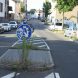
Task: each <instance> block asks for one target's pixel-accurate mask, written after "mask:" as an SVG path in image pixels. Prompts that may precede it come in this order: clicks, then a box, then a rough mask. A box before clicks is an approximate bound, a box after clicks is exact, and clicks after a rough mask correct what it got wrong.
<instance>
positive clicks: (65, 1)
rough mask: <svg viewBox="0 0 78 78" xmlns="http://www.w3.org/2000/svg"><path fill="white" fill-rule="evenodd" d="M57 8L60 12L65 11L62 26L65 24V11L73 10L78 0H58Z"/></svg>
mask: <svg viewBox="0 0 78 78" xmlns="http://www.w3.org/2000/svg"><path fill="white" fill-rule="evenodd" d="M56 1H57V5H56V8H57V9H58V11H59V12H60V13H63V19H62V27H63V25H64V13H65V12H68V11H72V10H73V8H74V7H75V6H76V5H77V4H78V0H56Z"/></svg>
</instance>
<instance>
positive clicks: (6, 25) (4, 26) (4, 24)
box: [2, 23, 11, 31]
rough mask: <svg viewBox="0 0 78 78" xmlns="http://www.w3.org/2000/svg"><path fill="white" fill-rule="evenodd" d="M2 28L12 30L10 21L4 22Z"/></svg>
mask: <svg viewBox="0 0 78 78" xmlns="http://www.w3.org/2000/svg"><path fill="white" fill-rule="evenodd" d="M2 28H3V29H4V31H10V30H11V26H10V25H9V23H2Z"/></svg>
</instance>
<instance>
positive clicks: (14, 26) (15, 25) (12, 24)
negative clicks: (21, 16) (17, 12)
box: [9, 21, 18, 29]
mask: <svg viewBox="0 0 78 78" xmlns="http://www.w3.org/2000/svg"><path fill="white" fill-rule="evenodd" d="M9 24H10V26H11V29H15V28H17V25H18V24H17V22H16V21H10V22H9Z"/></svg>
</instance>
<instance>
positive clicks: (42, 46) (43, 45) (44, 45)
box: [38, 45, 46, 47]
mask: <svg viewBox="0 0 78 78" xmlns="http://www.w3.org/2000/svg"><path fill="white" fill-rule="evenodd" d="M45 46H46V45H41V46H38V47H45Z"/></svg>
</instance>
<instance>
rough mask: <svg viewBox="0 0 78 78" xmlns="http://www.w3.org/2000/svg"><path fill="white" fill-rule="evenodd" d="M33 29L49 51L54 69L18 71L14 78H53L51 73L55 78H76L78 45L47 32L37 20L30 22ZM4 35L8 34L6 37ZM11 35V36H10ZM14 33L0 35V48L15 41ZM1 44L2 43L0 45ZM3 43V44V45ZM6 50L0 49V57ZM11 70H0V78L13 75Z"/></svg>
mask: <svg viewBox="0 0 78 78" xmlns="http://www.w3.org/2000/svg"><path fill="white" fill-rule="evenodd" d="M30 22H31V23H32V25H33V26H34V28H35V32H34V34H35V35H38V36H40V37H41V38H43V39H44V40H45V41H46V42H47V44H48V45H49V47H50V49H51V54H52V57H53V60H54V63H55V67H54V68H52V69H51V70H47V71H42V72H37V71H35V72H28V71H19V72H18V73H20V74H19V75H17V76H16V78H53V77H50V75H51V74H52V73H54V72H55V73H58V74H59V75H60V76H58V75H57V76H58V77H56V78H78V48H77V46H78V44H77V43H75V42H71V41H69V40H67V39H66V38H64V37H62V36H61V35H57V34H54V33H52V32H51V31H49V30H47V26H45V25H44V24H43V23H41V22H40V21H38V20H32V21H30ZM6 34H8V35H7V36H6ZM10 34H11V35H10ZM16 40H17V39H16V37H15V31H10V32H5V33H4V34H3V35H2V34H0V42H1V43H0V46H11V45H12V44H13V43H14V42H15V41H16ZM2 42H3V43H2ZM4 42H5V43H4ZM6 50H7V49H6V48H0V55H1V54H3V53H4V52H5V51H6ZM12 72H14V71H11V70H7V69H0V78H3V77H4V76H7V75H8V78H11V77H9V75H10V74H13V73H12Z"/></svg>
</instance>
